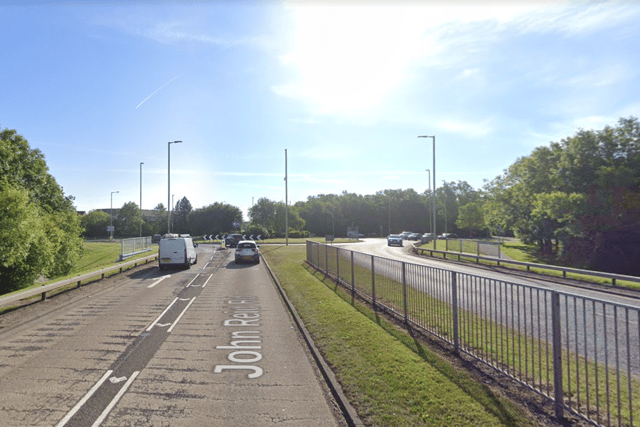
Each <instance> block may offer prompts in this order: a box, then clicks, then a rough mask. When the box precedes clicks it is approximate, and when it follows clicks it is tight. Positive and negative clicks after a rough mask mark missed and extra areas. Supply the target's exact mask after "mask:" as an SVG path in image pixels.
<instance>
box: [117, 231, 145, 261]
mask: <svg viewBox="0 0 640 427" xmlns="http://www.w3.org/2000/svg"><path fill="white" fill-rule="evenodd" d="M150 250H151V236H146V237H134V238H132V239H122V249H121V251H120V261H122V260H124V259H126V258H129V257H130V256H133V255H138V254H141V253H143V252H148V251H150Z"/></svg>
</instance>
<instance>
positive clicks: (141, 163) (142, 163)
mask: <svg viewBox="0 0 640 427" xmlns="http://www.w3.org/2000/svg"><path fill="white" fill-rule="evenodd" d="M142 165H144V162H140V220H142ZM140 237H142V221H140Z"/></svg>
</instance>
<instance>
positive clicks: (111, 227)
mask: <svg viewBox="0 0 640 427" xmlns="http://www.w3.org/2000/svg"><path fill="white" fill-rule="evenodd" d="M114 193H119V191H112V192H111V215H109V216H110V217H111V220H110V222H109V227H110V228H109V229H110V230H111V231H110V232H109V233H111V234H110V235H109V240H113V194H114Z"/></svg>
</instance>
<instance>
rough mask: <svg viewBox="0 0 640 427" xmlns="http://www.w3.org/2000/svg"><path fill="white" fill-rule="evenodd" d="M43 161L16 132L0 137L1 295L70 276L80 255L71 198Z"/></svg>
mask: <svg viewBox="0 0 640 427" xmlns="http://www.w3.org/2000/svg"><path fill="white" fill-rule="evenodd" d="M48 170H49V169H48V167H47V164H46V162H45V160H44V155H43V154H42V153H41V152H40V150H37V149H34V150H32V149H31V148H30V147H29V143H28V141H27V140H26V139H24V138H23V137H22V136H21V135H18V133H17V132H16V131H15V130H10V129H4V130H1V131H0V212H2V214H1V215H0V293H6V292H10V291H13V290H16V289H21V288H23V287H25V286H29V285H31V284H33V282H34V281H35V280H36V279H37V278H38V277H39V276H40V275H45V276H56V275H61V274H65V273H67V272H69V271H70V270H71V269H72V268H73V265H74V263H75V262H76V261H77V260H78V258H79V257H80V254H81V252H82V239H81V238H80V232H81V226H80V218H79V217H78V215H77V214H76V211H75V208H74V206H73V197H71V196H65V195H64V192H63V191H62V187H60V186H59V185H58V183H57V182H56V180H55V179H54V178H53V176H51V175H50V174H49V172H48Z"/></svg>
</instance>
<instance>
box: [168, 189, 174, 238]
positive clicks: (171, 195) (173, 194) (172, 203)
mask: <svg viewBox="0 0 640 427" xmlns="http://www.w3.org/2000/svg"><path fill="white" fill-rule="evenodd" d="M173 196H175V194H172V195H171V209H173ZM171 228H173V211H171ZM169 233H171V230H169Z"/></svg>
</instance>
